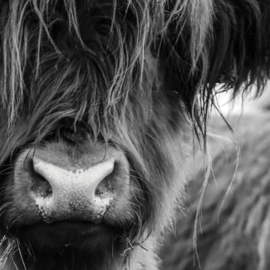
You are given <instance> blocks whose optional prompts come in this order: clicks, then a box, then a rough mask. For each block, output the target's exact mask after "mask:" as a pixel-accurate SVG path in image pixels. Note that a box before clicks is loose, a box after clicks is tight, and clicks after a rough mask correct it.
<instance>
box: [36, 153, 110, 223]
mask: <svg viewBox="0 0 270 270" xmlns="http://www.w3.org/2000/svg"><path fill="white" fill-rule="evenodd" d="M32 161H33V173H32V176H31V180H32V182H33V184H32V190H33V197H34V199H35V201H36V205H37V206H38V207H39V210H40V212H41V214H42V216H43V217H44V220H45V221H48V222H50V221H51V222H52V221H54V220H63V219H82V218H83V219H87V220H91V221H94V222H98V221H99V220H100V219H101V218H102V216H103V215H104V213H105V212H106V209H107V208H108V206H109V205H110V203H111V201H112V199H113V188H112V186H111V181H109V180H108V179H110V176H112V174H113V171H114V166H115V161H114V160H113V159H110V160H106V161H102V162H100V163H98V164H96V165H94V166H90V167H89V168H78V167H71V168H68V169H67V168H62V167H60V166H57V165H54V164H51V163H49V162H46V161H44V160H42V159H41V158H39V157H37V156H34V157H33V159H32Z"/></svg>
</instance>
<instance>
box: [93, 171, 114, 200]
mask: <svg viewBox="0 0 270 270" xmlns="http://www.w3.org/2000/svg"><path fill="white" fill-rule="evenodd" d="M112 174H113V171H112V172H111V174H110V175H108V176H106V177H105V178H104V179H103V180H102V181H101V182H100V183H99V184H98V186H97V188H96V190H95V195H96V196H99V197H105V196H106V195H107V194H108V193H109V192H113V185H112V181H111V179H112Z"/></svg>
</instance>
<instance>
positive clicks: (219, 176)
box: [161, 111, 270, 270]
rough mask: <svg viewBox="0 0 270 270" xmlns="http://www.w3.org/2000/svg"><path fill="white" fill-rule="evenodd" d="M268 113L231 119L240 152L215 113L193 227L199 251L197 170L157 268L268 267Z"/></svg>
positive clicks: (199, 180)
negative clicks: (208, 170) (209, 169)
mask: <svg viewBox="0 0 270 270" xmlns="http://www.w3.org/2000/svg"><path fill="white" fill-rule="evenodd" d="M269 119H270V114H269V112H268V111H261V112H257V113H256V114H255V115H246V116H243V118H242V119H240V118H239V116H235V117H234V118H233V119H230V123H231V124H232V127H233V128H234V130H235V133H236V136H237V138H238V140H239V147H240V156H238V153H237V148H236V147H235V143H236V142H235V138H233V136H232V134H231V132H230V131H229V130H228V128H227V127H226V126H225V125H224V124H223V126H222V125H220V123H218V122H220V119H215V121H213V123H214V128H213V130H212V132H213V133H215V134H217V135H218V136H219V137H213V138H212V139H211V141H210V147H211V149H212V150H213V173H212V174H211V177H210V178H209V184H208V186H207V187H206V190H205V193H204V199H203V205H202V210H201V215H200V221H199V223H198V228H197V230H198V231H197V237H198V238H197V252H198V254H196V250H195V249H194V246H193V232H194V221H195V216H196V212H197V209H198V201H199V195H198V194H199V192H200V189H201V186H202V182H203V181H204V173H203V171H202V170H200V172H199V173H198V175H197V176H196V178H195V181H192V182H190V185H189V187H188V188H187V194H188V195H187V200H186V202H185V203H184V205H185V206H183V208H182V212H180V211H178V214H177V215H178V217H177V221H176V223H175V224H174V225H175V226H174V228H175V232H174V233H172V234H171V235H169V236H167V238H166V241H165V245H164V248H163V250H162V253H161V258H163V267H162V269H166V270H171V269H179V270H182V269H202V270H203V269H207V270H225V269H232V270H242V269H243V270H249V269H250V270H251V269H261V270H264V269H269V267H270V261H269V220H270V219H269V218H270V217H269V187H270V181H269V137H268V136H267V134H269ZM213 123H212V124H213ZM196 161H197V162H196V164H199V162H198V160H196ZM237 165H238V166H237ZM193 168H194V167H193ZM197 169H199V166H197ZM230 184H231V188H230V189H229V190H228V187H229V186H230ZM183 209H184V210H183ZM197 255H198V257H197Z"/></svg>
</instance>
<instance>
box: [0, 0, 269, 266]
mask: <svg viewBox="0 0 270 270" xmlns="http://www.w3.org/2000/svg"><path fill="white" fill-rule="evenodd" d="M269 10H270V1H269V0H248V1H247V0H237V1H236V0H235V1H233V0H206V1H201V0H193V1H189V0H174V1H169V0H168V1H167V0H99V1H96V0H83V1H76V0H69V1H67V0H57V1H51V0H46V1H45V0H40V1H37V0H7V1H1V2H0V40H1V42H0V52H1V53H0V66H1V70H2V71H1V74H0V85H1V88H0V89H1V90H0V102H1V106H0V165H1V180H2V182H1V189H2V193H1V205H2V206H1V234H2V237H3V240H2V241H1V244H2V250H3V252H2V257H1V259H0V262H1V264H2V266H1V267H4V269H7V270H11V269H17V268H18V269H24V268H26V269H39V270H41V269H46V270H49V269H88V268H90V269H110V270H113V269H123V268H127V269H128V268H130V269H134V270H140V269H157V267H158V266H157V265H158V261H157V259H156V257H155V255H154V248H155V245H156V240H157V238H158V236H159V235H160V232H161V231H162V230H163V228H164V227H165V226H166V225H167V224H168V221H169V219H170V217H171V216H172V214H173V209H174V202H175V201H176V199H177V197H178V196H179V195H180V194H183V189H184V184H185V182H186V176H185V164H186V160H187V157H188V153H189V152H190V147H188V146H191V145H192V142H191V141H192V136H193V135H194V132H192V131H195V133H196V134H197V135H198V136H200V135H201V134H202V136H203V137H205V136H206V135H205V134H206V120H207V112H208V111H209V108H210V107H211V106H212V105H214V106H215V95H216V94H217V93H216V91H215V90H214V86H215V85H216V83H218V82H220V81H221V82H223V83H224V84H223V88H222V89H223V90H227V89H229V88H233V90H232V91H233V95H236V94H237V93H238V92H240V91H243V90H245V89H247V88H248V86H249V85H251V84H253V83H255V84H257V87H258V93H260V90H261V89H263V86H264V84H265V82H266V80H267V78H268V77H269V70H270V63H269V61H270V59H269V44H270V40H269V38H270V29H269V27H268V25H269V17H270V11H269ZM67 129H68V131H66V130H67ZM63 130H65V131H64V132H63ZM67 133H68V135H67ZM100 144H101V145H103V146H104V147H105V148H106V147H108V149H117V151H120V152H121V155H124V156H125V157H126V159H127V160H128V162H129V170H130V175H129V177H130V183H131V185H130V186H129V187H128V189H129V191H130V197H129V201H130V202H131V203H133V205H134V207H130V211H129V212H126V213H120V212H117V210H119V208H118V207H116V206H115V205H114V208H112V209H111V208H110V209H109V210H108V215H109V216H113V217H114V218H110V219H105V222H107V223H109V224H110V225H112V224H113V225H114V226H115V227H116V228H117V229H118V230H117V231H120V232H121V233H120V232H119V233H115V235H114V236H115V239H121V240H117V241H116V242H112V243H110V244H109V245H107V246H106V247H104V248H100V249H97V250H98V252H97V251H93V252H90V251H88V250H87V249H84V248H82V250H80V248H77V249H75V248H74V249H72V248H68V249H67V251H62V250H61V252H60V251H59V250H58V251H54V250H53V248H52V250H49V251H48V252H47V253H44V252H43V251H42V247H40V246H38V247H36V246H32V243H31V241H30V242H29V243H28V242H27V243H25V239H24V238H23V236H20V235H19V233H18V231H20V230H21V227H23V226H26V225H27V224H30V225H31V222H33V220H31V215H30V216H29V215H28V214H29V211H30V210H29V209H30V207H29V208H26V210H25V211H26V212H27V215H26V212H25V211H22V208H21V207H22V206H21V205H20V203H17V204H16V202H20V201H21V200H24V198H22V196H20V195H18V193H16V192H14V190H15V188H17V186H16V185H17V184H16V183H15V182H16V181H15V180H16V179H15V178H16V177H15V176H14V175H15V173H14V167H15V172H16V168H17V161H18V160H17V158H18V157H20V156H21V155H22V153H24V151H27V150H29V151H30V149H35V150H37V153H38V151H40V150H42V151H43V152H45V153H47V154H44V156H45V157H46V159H50V158H51V157H53V158H55V157H54V156H55V153H54V152H53V151H54V150H53V149H54V148H56V149H58V148H59V149H64V150H65V151H63V152H65V153H67V155H69V154H70V153H72V156H76V154H77V152H78V153H82V154H83V155H84V156H87V155H88V154H90V150H89V149H92V145H100ZM90 145H91V147H90ZM48 149H50V150H48ZM87 151H88V153H87ZM49 153H50V154H49ZM105 153H106V151H105ZM14 179H15V180H14ZM135 190H136V192H135ZM26 192H27V189H26ZM122 204H125V202H124V201H123V202H122ZM30 212H31V211H30ZM31 213H32V212H31ZM117 213H118V214H119V215H120V214H121V215H123V216H121V222H120V221H118V219H117ZM32 214H33V216H35V213H34V212H33V213H32ZM26 216H27V217H26ZM130 222H131V223H132V224H133V225H130ZM146 252H147V253H146ZM97 253H98V256H97ZM145 254H147V255H145ZM96 258H101V259H98V260H97V259H96Z"/></svg>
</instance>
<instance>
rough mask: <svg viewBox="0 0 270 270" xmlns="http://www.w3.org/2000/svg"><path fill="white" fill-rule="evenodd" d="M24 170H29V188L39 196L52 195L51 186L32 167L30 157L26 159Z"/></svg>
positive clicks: (32, 163)
mask: <svg viewBox="0 0 270 270" xmlns="http://www.w3.org/2000/svg"><path fill="white" fill-rule="evenodd" d="M26 170H27V171H28V172H29V175H30V179H31V185H30V190H31V191H32V192H34V193H35V194H36V195H38V196H40V197H50V196H52V186H51V185H50V183H49V182H48V181H47V180H46V179H45V178H44V177H43V176H42V175H40V174H39V173H38V172H36V170H35V167H34V162H33V160H32V159H28V161H27V167H26Z"/></svg>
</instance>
